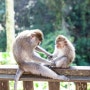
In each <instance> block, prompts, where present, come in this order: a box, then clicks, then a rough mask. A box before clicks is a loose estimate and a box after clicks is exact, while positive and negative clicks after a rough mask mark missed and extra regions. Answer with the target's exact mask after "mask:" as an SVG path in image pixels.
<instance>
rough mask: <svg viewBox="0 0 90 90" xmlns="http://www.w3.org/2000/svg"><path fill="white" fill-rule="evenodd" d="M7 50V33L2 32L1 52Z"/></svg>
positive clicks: (0, 40)
mask: <svg viewBox="0 0 90 90" xmlns="http://www.w3.org/2000/svg"><path fill="white" fill-rule="evenodd" d="M5 50H6V31H5V30H1V31H0V51H5Z"/></svg>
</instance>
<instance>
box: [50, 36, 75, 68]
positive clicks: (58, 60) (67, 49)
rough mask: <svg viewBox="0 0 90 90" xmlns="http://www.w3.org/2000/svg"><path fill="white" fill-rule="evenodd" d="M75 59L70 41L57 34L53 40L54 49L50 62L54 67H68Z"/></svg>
mask: <svg viewBox="0 0 90 90" xmlns="http://www.w3.org/2000/svg"><path fill="white" fill-rule="evenodd" d="M74 59H75V48H74V46H73V45H72V43H71V42H70V41H69V40H68V39H67V38H66V37H65V36H63V35H58V36H57V37H56V40H55V50H54V53H53V58H52V59H51V60H52V62H55V64H56V67H60V68H68V67H69V66H70V64H71V63H72V62H73V61H74Z"/></svg>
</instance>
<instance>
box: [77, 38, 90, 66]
mask: <svg viewBox="0 0 90 90" xmlns="http://www.w3.org/2000/svg"><path fill="white" fill-rule="evenodd" d="M76 54H77V56H76V63H77V65H83V66H87V65H90V38H85V37H82V38H79V39H78V40H77V42H76Z"/></svg>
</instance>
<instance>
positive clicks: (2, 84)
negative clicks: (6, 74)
mask: <svg viewBox="0 0 90 90" xmlns="http://www.w3.org/2000/svg"><path fill="white" fill-rule="evenodd" d="M0 90H9V81H7V80H0Z"/></svg>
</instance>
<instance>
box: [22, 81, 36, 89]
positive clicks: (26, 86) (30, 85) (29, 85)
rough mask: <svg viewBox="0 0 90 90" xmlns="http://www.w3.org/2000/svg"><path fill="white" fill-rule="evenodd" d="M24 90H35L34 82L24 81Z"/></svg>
mask: <svg viewBox="0 0 90 90" xmlns="http://www.w3.org/2000/svg"><path fill="white" fill-rule="evenodd" d="M23 88H24V89H23V90H34V87H33V81H23Z"/></svg>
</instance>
